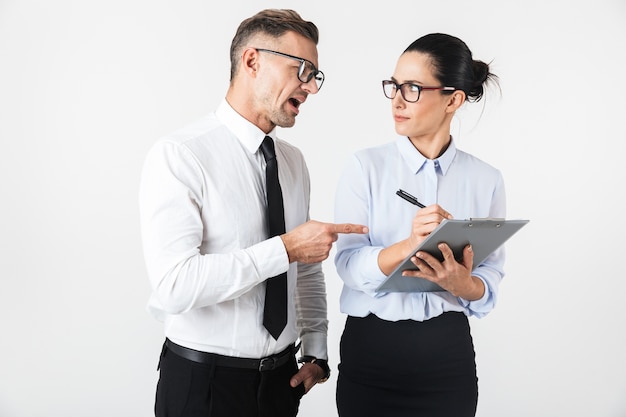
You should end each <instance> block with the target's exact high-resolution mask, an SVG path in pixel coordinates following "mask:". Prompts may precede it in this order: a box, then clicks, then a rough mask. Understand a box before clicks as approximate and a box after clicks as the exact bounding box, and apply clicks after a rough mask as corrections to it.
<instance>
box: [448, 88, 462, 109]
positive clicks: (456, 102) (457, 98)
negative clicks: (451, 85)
mask: <svg viewBox="0 0 626 417" xmlns="http://www.w3.org/2000/svg"><path fill="white" fill-rule="evenodd" d="M449 97H450V99H449V100H448V110H449V111H450V112H452V113H454V112H455V111H457V109H458V108H459V107H461V106H462V105H463V103H465V97H466V96H465V92H464V91H463V90H455V91H454V93H452V94H450V96H449Z"/></svg>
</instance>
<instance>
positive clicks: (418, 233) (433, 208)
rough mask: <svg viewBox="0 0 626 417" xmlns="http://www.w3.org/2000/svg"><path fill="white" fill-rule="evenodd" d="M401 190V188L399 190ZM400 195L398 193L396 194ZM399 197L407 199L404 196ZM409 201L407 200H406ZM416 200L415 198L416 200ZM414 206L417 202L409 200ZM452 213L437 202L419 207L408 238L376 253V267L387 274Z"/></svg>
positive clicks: (449, 217) (450, 216)
mask: <svg viewBox="0 0 626 417" xmlns="http://www.w3.org/2000/svg"><path fill="white" fill-rule="evenodd" d="M399 191H402V190H399ZM398 195H400V194H398ZM400 197H402V198H404V199H405V200H407V199H406V198H405V197H404V196H402V195H400ZM407 201H409V200H407ZM416 201H417V200H416ZM409 202H411V203H412V204H415V205H416V206H418V207H419V206H420V205H419V204H417V203H415V202H412V201H409ZM451 218H452V215H451V214H450V213H448V212H447V211H445V210H444V209H443V207H441V206H440V205H438V204H433V205H430V206H428V207H424V208H422V209H419V210H418V211H417V213H416V214H415V217H414V218H413V223H412V225H411V234H410V235H409V237H408V238H406V239H404V240H401V241H400V242H397V243H395V244H393V245H391V246H389V247H387V248H385V249H383V250H381V251H380V252H379V253H378V267H379V268H380V270H381V271H382V272H383V273H384V274H385V275H389V274H390V273H391V272H392V271H393V270H394V269H395V268H396V267H397V266H398V265H399V264H400V262H402V261H403V260H404V259H405V258H406V257H407V256H409V254H411V252H412V251H413V250H415V248H416V247H417V245H419V244H420V243H421V242H422V241H423V240H424V239H426V237H427V236H428V235H429V234H430V233H431V232H432V231H433V230H435V228H436V227H437V226H439V223H441V222H442V221H443V219H451Z"/></svg>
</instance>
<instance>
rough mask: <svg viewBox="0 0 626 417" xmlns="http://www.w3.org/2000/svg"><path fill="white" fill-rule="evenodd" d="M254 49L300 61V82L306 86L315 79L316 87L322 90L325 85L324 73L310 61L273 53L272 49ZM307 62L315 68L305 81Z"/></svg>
mask: <svg viewBox="0 0 626 417" xmlns="http://www.w3.org/2000/svg"><path fill="white" fill-rule="evenodd" d="M254 49H256V50H257V51H259V52H267V53H270V54H274V55H278V56H283V57H285V58H290V59H295V60H296V61H300V66H299V67H298V80H300V82H302V83H304V84H306V83H308V82H309V81H311V79H313V78H315V85H316V86H317V89H318V90H320V89H321V88H322V85H323V84H324V80H325V79H326V76H325V75H324V73H323V72H322V71H320V70H318V69H317V67H316V66H315V64H313V63H312V62H311V61H309V60H308V59H305V58H300V57H299V56H294V55H289V54H285V53H283V52H278V51H273V50H271V49H263V48H254ZM305 62H308V63H309V64H311V67H313V70H312V71H311V73H310V74H309V75H308V77H306V79H304V80H303V79H302V74H304V65H305ZM320 74H321V75H322V76H321V78H320V77H318V75H320Z"/></svg>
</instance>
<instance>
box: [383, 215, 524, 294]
mask: <svg viewBox="0 0 626 417" xmlns="http://www.w3.org/2000/svg"><path fill="white" fill-rule="evenodd" d="M528 222H529V220H505V219H494V218H478V219H477V218H474V219H468V220H456V219H452V220H447V219H444V220H443V221H442V222H441V223H440V224H439V226H437V228H436V229H435V230H433V231H432V232H431V234H430V235H428V237H427V238H426V239H424V241H423V242H422V243H421V244H420V245H419V246H418V247H417V248H415V250H413V251H412V252H411V254H410V255H409V256H407V257H406V258H405V259H404V260H403V261H402V262H401V263H400V265H398V267H397V268H396V269H395V270H394V271H393V272H392V273H391V274H389V276H388V277H387V279H386V280H385V281H384V282H383V283H382V284H380V285H379V286H378V288H377V289H376V292H434V291H445V290H444V289H443V288H441V287H440V286H439V285H437V284H435V283H434V282H431V281H428V280H427V279H423V278H417V277H404V276H402V271H404V270H407V269H411V270H416V269H417V267H416V266H415V264H414V263H413V262H411V257H412V256H413V255H415V253H416V252H418V251H425V252H428V253H429V254H431V255H433V256H434V257H436V258H437V259H439V260H440V261H443V255H442V254H441V251H440V250H439V248H437V245H438V244H439V243H441V242H445V243H447V244H448V246H450V249H452V252H453V253H454V257H455V258H456V259H457V260H460V259H462V256H463V248H465V246H466V245H467V244H469V243H471V244H472V250H473V251H474V262H473V265H472V269H474V268H476V267H477V266H478V265H480V263H481V262H482V261H484V260H485V259H486V258H487V257H488V256H489V255H491V254H492V253H493V252H494V251H495V250H496V249H498V248H499V247H500V246H502V245H503V244H504V242H506V241H507V240H508V239H509V238H510V237H511V236H513V235H514V234H515V233H517V232H518V231H519V230H520V229H521V228H522V227H524V226H525V225H526V224H527V223H528Z"/></svg>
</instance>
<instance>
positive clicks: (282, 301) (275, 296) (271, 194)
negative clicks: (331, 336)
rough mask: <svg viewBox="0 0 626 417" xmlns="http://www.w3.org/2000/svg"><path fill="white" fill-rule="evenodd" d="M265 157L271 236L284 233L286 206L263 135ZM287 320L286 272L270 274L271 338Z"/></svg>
mask: <svg viewBox="0 0 626 417" xmlns="http://www.w3.org/2000/svg"><path fill="white" fill-rule="evenodd" d="M261 152H263V156H264V157H265V161H266V167H265V180H266V190H267V224H268V225H269V234H270V237H274V236H278V235H282V234H283V233H285V210H284V207H283V193H282V191H281V189H280V183H279V182H278V163H277V162H276V153H275V151H274V141H273V140H272V138H271V137H269V136H266V137H265V139H264V140H263V143H262V144H261ZM286 324H287V273H286V272H283V273H282V274H280V275H277V276H275V277H272V278H269V279H268V280H267V281H266V289H265V310H264V312H263V325H264V326H265V328H266V329H267V331H268V332H269V333H270V334H271V335H272V337H273V338H274V339H278V337H279V336H280V334H281V333H282V331H283V329H284V328H285V325H286Z"/></svg>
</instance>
